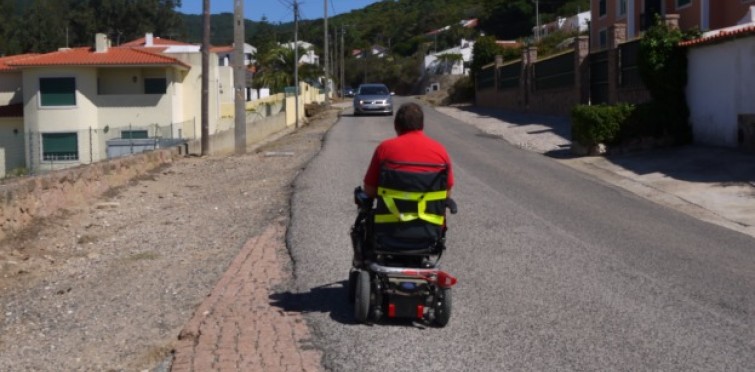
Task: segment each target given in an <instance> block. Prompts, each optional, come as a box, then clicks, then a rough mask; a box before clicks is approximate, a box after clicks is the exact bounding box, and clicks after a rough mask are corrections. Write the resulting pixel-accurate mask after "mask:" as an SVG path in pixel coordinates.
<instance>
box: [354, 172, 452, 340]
mask: <svg viewBox="0 0 755 372" xmlns="http://www.w3.org/2000/svg"><path fill="white" fill-rule="evenodd" d="M406 167H409V168H411V167H414V168H415V169H422V170H423V171H421V172H408V171H405V170H401V169H406ZM424 170H429V171H424ZM447 179H448V166H447V165H446V164H420V163H397V162H388V163H386V164H383V167H382V168H381V171H380V178H379V184H378V188H377V198H376V199H377V203H376V205H375V206H374V208H373V204H375V201H374V200H373V199H371V198H370V197H369V196H367V194H366V193H365V192H364V191H363V190H362V188H361V187H357V188H356V189H355V190H354V202H355V203H356V204H357V208H358V215H357V217H356V221H355V222H354V225H353V226H352V228H351V232H350V233H351V240H352V246H353V250H354V258H353V261H352V267H351V270H350V273H349V281H348V286H349V288H348V293H349V300H350V301H351V302H352V303H353V304H354V316H355V319H356V321H357V322H359V323H366V322H370V321H379V320H381V319H383V318H384V317H387V318H389V319H391V318H409V319H414V320H419V321H422V322H425V323H428V324H433V325H436V326H439V327H444V326H445V325H446V324H448V321H449V319H450V317H451V304H452V301H451V287H453V286H454V285H455V284H456V282H457V279H456V278H455V277H453V276H452V275H450V274H449V273H446V272H445V271H442V270H441V269H440V268H439V267H438V264H439V262H440V257H441V256H442V254H443V252H444V251H445V249H446V246H445V233H446V224H445V211H446V209H447V208H448V209H449V210H450V212H451V213H452V214H455V213H456V212H457V208H456V204H455V202H454V201H453V200H452V199H451V198H449V197H448V185H447Z"/></svg>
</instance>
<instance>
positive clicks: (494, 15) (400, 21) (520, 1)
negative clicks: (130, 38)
mask: <svg viewBox="0 0 755 372" xmlns="http://www.w3.org/2000/svg"><path fill="white" fill-rule="evenodd" d="M589 4H590V1H589V0H539V7H540V9H539V10H540V19H541V22H542V23H546V22H549V21H551V20H553V19H555V18H556V17H557V16H569V15H574V14H576V13H578V12H579V11H586V10H588V9H589ZM292 18H293V12H292ZM472 18H477V19H479V20H480V26H479V28H478V29H477V30H476V31H477V32H480V31H481V32H484V33H485V34H487V35H494V36H496V37H497V38H498V39H508V40H511V39H518V38H521V37H526V36H528V35H531V33H532V31H531V30H532V27H534V25H535V22H536V19H535V18H536V17H535V4H534V2H533V1H532V0H395V1H394V0H386V1H381V2H377V3H374V4H372V5H369V6H367V7H365V8H363V9H358V10H354V11H351V12H350V13H344V14H339V15H337V16H335V17H331V18H329V21H328V27H329V28H330V30H331V35H332V34H333V33H334V32H335V31H334V30H336V29H338V30H339V31H340V30H341V29H343V30H345V32H346V33H345V42H346V44H347V48H349V49H353V48H363V47H366V46H368V45H373V44H377V45H382V46H385V47H389V48H390V50H391V51H392V52H393V53H395V54H397V55H400V56H409V55H412V54H414V53H415V52H416V51H417V50H418V48H419V47H420V46H421V45H422V44H423V43H427V42H430V41H432V42H433V43H435V42H437V43H439V47H445V46H449V45H451V44H453V45H455V44H456V43H457V42H458V40H459V37H472V36H474V35H476V32H475V30H469V29H463V28H461V27H451V28H450V29H449V30H448V31H446V32H443V33H441V34H439V35H438V38H437V39H436V38H435V37H433V38H432V39H431V38H430V37H428V36H426V34H427V33H428V32H430V31H433V30H436V29H440V28H442V27H445V26H453V25H458V24H459V22H460V21H461V20H464V19H472ZM183 19H184V24H185V25H186V30H187V38H188V39H187V40H188V41H190V42H195V43H198V42H200V41H201V32H202V27H201V25H202V19H201V15H184V16H183ZM232 19H233V15H232V14H230V13H225V14H217V15H213V16H212V19H211V21H210V23H211V27H212V43H213V44H217V45H220V44H230V43H231V42H232V40H233V22H232ZM246 35H247V40H248V41H249V42H250V44H252V45H255V46H263V44H265V43H268V42H270V41H289V40H293V24H292V23H285V24H272V23H269V22H267V20H265V19H264V18H263V19H260V20H247V22H246ZM299 38H300V39H301V40H306V41H308V42H310V43H313V44H314V45H316V46H320V45H323V42H322V39H323V22H322V19H314V20H302V21H300V23H299Z"/></svg>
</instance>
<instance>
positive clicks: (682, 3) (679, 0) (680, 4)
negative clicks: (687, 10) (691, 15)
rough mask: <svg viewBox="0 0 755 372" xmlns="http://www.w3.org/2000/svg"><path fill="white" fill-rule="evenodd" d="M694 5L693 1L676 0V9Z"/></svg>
mask: <svg viewBox="0 0 755 372" xmlns="http://www.w3.org/2000/svg"><path fill="white" fill-rule="evenodd" d="M690 3H692V0H676V9H679V8H682V7H685V6H687V5H689V4H690Z"/></svg>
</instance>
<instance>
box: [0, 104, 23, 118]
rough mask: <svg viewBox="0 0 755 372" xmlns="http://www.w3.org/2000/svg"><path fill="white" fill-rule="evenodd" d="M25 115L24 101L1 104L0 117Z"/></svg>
mask: <svg viewBox="0 0 755 372" xmlns="http://www.w3.org/2000/svg"><path fill="white" fill-rule="evenodd" d="M23 116H24V105H23V104H22V103H15V104H12V105H7V106H0V118H21V117H23Z"/></svg>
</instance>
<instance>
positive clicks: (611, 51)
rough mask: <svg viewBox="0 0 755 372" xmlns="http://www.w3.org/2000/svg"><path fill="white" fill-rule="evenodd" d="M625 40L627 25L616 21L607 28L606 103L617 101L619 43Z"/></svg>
mask: <svg viewBox="0 0 755 372" xmlns="http://www.w3.org/2000/svg"><path fill="white" fill-rule="evenodd" d="M626 40H627V26H626V24H624V23H616V24H614V25H612V26H611V27H609V28H608V104H610V105H614V104H616V103H618V101H619V74H621V69H620V55H619V45H621V44H622V43H624V42H625V41H626Z"/></svg>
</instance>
